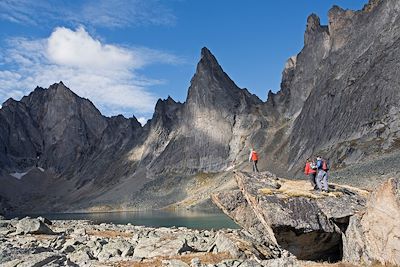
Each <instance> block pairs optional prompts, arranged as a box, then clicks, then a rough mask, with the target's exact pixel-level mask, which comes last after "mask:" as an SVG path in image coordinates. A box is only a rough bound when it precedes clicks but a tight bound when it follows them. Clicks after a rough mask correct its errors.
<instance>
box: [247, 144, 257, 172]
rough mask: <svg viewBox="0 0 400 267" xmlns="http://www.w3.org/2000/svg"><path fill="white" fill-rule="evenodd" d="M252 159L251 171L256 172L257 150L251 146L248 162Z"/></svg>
mask: <svg viewBox="0 0 400 267" xmlns="http://www.w3.org/2000/svg"><path fill="white" fill-rule="evenodd" d="M251 161H253V172H258V168H257V162H258V155H257V152H256V151H255V150H254V148H252V149H251V150H250V156H249V162H251Z"/></svg>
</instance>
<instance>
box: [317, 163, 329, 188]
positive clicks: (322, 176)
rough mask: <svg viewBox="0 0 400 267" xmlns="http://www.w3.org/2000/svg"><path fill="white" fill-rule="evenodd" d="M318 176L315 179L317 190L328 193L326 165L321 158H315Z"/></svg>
mask: <svg viewBox="0 0 400 267" xmlns="http://www.w3.org/2000/svg"><path fill="white" fill-rule="evenodd" d="M317 169H318V174H317V178H316V179H315V180H316V182H317V186H318V190H319V191H324V192H328V170H329V167H328V163H327V161H326V160H324V159H323V158H321V157H317Z"/></svg>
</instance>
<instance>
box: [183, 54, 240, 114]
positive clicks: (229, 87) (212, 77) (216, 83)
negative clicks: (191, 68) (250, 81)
mask: <svg viewBox="0 0 400 267" xmlns="http://www.w3.org/2000/svg"><path fill="white" fill-rule="evenodd" d="M240 91H241V90H240V88H239V87H238V86H237V85H236V84H235V83H234V82H233V81H232V80H231V79H230V78H229V76H228V75H227V74H226V73H225V72H224V70H223V69H222V67H221V66H220V65H219V63H218V61H217V59H216V58H215V56H214V55H213V54H212V53H211V52H210V50H208V49H207V48H206V47H204V48H203V49H202V50H201V58H200V61H199V63H198V64H197V69H196V73H195V75H194V76H193V78H192V80H191V85H190V87H189V91H188V97H187V100H186V103H187V104H188V105H189V106H190V105H192V104H195V105H196V106H209V107H211V106H212V107H215V106H216V105H219V106H221V102H226V101H228V102H232V101H231V100H234V101H237V100H238V95H239V94H240Z"/></svg>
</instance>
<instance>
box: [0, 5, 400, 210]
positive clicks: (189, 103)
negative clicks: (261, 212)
mask: <svg viewBox="0 0 400 267" xmlns="http://www.w3.org/2000/svg"><path fill="white" fill-rule="evenodd" d="M399 10H400V3H399V2H397V1H392V0H371V1H369V3H368V4H367V5H366V6H365V7H364V9H363V10H360V11H351V10H343V9H341V8H339V7H337V6H335V7H333V8H332V9H331V10H330V11H329V23H328V25H326V26H325V25H321V24H320V20H319V18H318V16H317V15H315V14H312V15H310V16H309V17H308V19H307V25H306V31H305V35H304V48H303V49H302V50H301V52H300V53H299V54H298V55H296V56H293V57H291V58H290V59H289V60H288V62H287V64H286V66H285V69H284V71H283V73H282V83H281V90H280V91H279V92H278V93H276V94H274V93H272V92H270V93H269V94H268V96H269V97H268V100H267V101H266V102H263V101H261V100H260V99H259V98H258V97H257V96H255V95H252V94H251V93H249V91H248V90H247V89H240V88H239V87H238V86H237V85H236V84H235V83H234V82H233V81H232V80H231V79H230V78H229V76H228V75H227V74H226V73H225V72H224V71H223V69H222V67H221V66H220V65H219V64H218V62H217V60H216V58H215V57H214V56H213V55H212V54H211V52H210V51H209V50H208V49H207V48H203V49H202V51H201V58H200V61H199V63H198V65H197V69H196V73H195V75H194V76H193V78H192V80H191V85H190V87H189V90H188V95H187V99H186V101H185V102H184V103H179V102H176V101H175V100H173V99H172V98H170V97H169V98H167V99H166V100H159V101H158V102H157V104H156V107H155V112H154V115H153V117H152V119H151V120H149V122H148V123H147V124H146V125H145V126H144V127H142V126H141V125H140V123H139V122H138V121H137V120H136V118H135V117H132V118H129V119H127V118H124V117H122V116H116V117H111V118H107V117H104V116H102V115H101V114H100V112H99V111H98V110H97V109H96V107H95V106H94V105H93V104H92V103H91V102H90V101H89V100H87V99H83V98H80V97H78V96H77V95H76V94H74V93H73V92H72V91H71V90H70V89H68V88H67V87H66V86H65V85H64V84H63V83H62V82H60V83H56V84H54V85H52V86H50V87H49V88H48V89H43V88H36V89H35V90H34V91H33V92H32V93H31V94H30V95H28V96H25V97H23V98H22V99H21V101H15V100H12V99H10V100H7V101H6V102H5V103H4V104H3V106H2V108H1V109H0V128H1V129H2V130H1V131H0V182H1V183H2V184H5V185H6V186H2V187H1V188H0V203H1V204H0V207H1V208H2V209H3V210H7V211H13V210H14V211H16V210H19V211H26V210H29V211H41V209H44V210H52V211H65V210H75V211H76V210H84V211H87V210H130V209H138V208H161V207H166V206H171V205H174V203H182V202H185V203H189V202H192V201H194V200H193V198H191V197H192V196H191V192H197V193H198V194H200V195H201V197H199V198H196V203H197V202H198V201H199V202H201V203H209V200H207V199H208V197H209V195H210V193H211V191H215V190H220V189H221V188H222V187H226V186H228V185H229V186H232V187H234V186H235V185H234V183H232V180H230V178H229V175H227V173H226V171H227V170H231V169H246V168H249V166H248V163H247V157H248V152H249V149H250V148H251V147H255V148H256V149H257V151H259V154H260V162H259V166H260V168H261V169H265V170H269V171H271V172H273V173H276V174H278V175H280V176H283V177H288V176H289V177H296V176H297V177H298V176H299V175H302V168H303V164H304V161H305V159H306V158H308V157H310V156H312V155H314V156H315V155H317V154H322V155H323V156H324V157H326V158H329V159H330V162H331V166H332V167H333V169H332V177H334V176H335V170H336V171H339V173H340V171H342V172H341V173H342V174H344V175H345V177H344V178H343V179H344V180H345V182H346V183H353V184H360V182H359V181H358V179H360V177H359V173H357V174H355V172H354V170H358V169H360V170H361V171H360V172H361V174H362V175H363V177H362V178H363V181H364V183H363V186H365V185H368V184H370V185H371V186H373V185H375V184H377V183H379V182H380V179H369V178H368V176H371V177H372V176H374V177H380V176H382V172H384V174H385V175H387V174H388V172H390V173H391V174H392V173H395V172H396V171H397V172H398V171H399V170H400V169H399V168H400V167H399V168H398V164H397V165H396V164H392V165H390V168H387V167H385V166H386V165H385V164H386V163H385V164H384V166H381V165H379V166H378V168H375V167H374V168H372V167H368V166H375V165H374V163H376V162H385V161H383V160H381V159H382V158H383V157H388V158H389V161H390V163H392V162H393V163H395V161H396V160H397V159H398V156H397V155H398V153H399V152H400V151H399V150H400V146H399V142H400V141H399V140H400V137H399V129H400V115H399V114H400V106H399V103H400V102H399V100H400V99H399V98H400V94H399V89H398V84H399V83H400V81H399V79H400V78H399V77H400V76H399V75H397V73H398V72H399V68H398V66H399V64H398V63H399V62H398V58H397V57H396V55H397V54H398V52H400V51H399V50H400V43H399V40H400V31H399V30H398V29H399V27H400V12H399ZM365 165H368V166H365ZM357 168H358V169H357ZM366 169H368V170H369V171H368V172H366V171H365V170H366ZM382 169H383V170H382ZM343 170H345V171H343ZM346 170H347V171H346ZM389 170H390V171H389ZM22 173H24V174H25V173H26V174H25V175H24V176H23V177H22V178H20V179H16V178H14V177H13V176H12V175H10V174H15V175H16V176H17V177H21V176H22ZM354 177H355V178H354ZM368 179H369V180H370V181H371V183H365V180H368ZM16 192H18V193H16ZM200 192H201V193H200ZM207 201H208V202H207ZM38 203H40V205H37V204H38Z"/></svg>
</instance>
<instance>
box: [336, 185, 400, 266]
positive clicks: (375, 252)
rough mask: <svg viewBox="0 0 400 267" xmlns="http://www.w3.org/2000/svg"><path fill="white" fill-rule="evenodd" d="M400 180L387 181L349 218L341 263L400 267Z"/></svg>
mask: <svg viewBox="0 0 400 267" xmlns="http://www.w3.org/2000/svg"><path fill="white" fill-rule="evenodd" d="M399 221H400V179H398V178H397V179H393V178H392V179H389V180H388V181H386V182H385V183H384V184H383V185H382V186H380V187H379V188H378V189H377V190H376V191H375V192H373V193H372V194H371V196H370V198H369V199H368V202H367V205H366V208H365V210H363V211H362V212H360V213H358V214H356V215H355V216H353V217H351V219H350V223H349V226H348V228H347V231H346V232H345V234H344V235H343V260H345V261H348V262H352V263H355V264H359V263H363V264H364V265H371V264H373V263H374V262H380V263H381V264H382V265H396V266H400V224H399Z"/></svg>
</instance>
